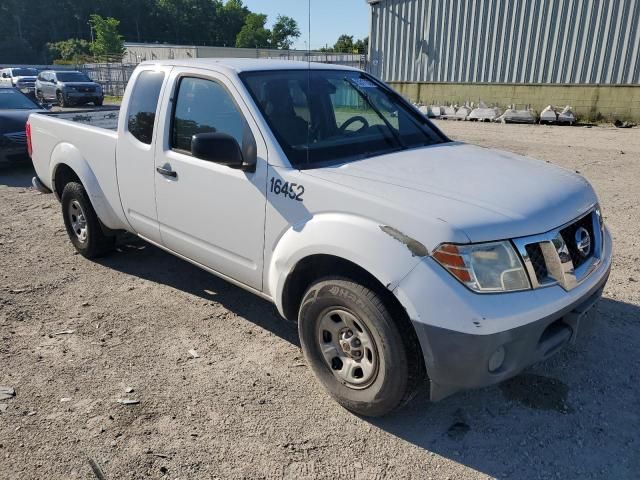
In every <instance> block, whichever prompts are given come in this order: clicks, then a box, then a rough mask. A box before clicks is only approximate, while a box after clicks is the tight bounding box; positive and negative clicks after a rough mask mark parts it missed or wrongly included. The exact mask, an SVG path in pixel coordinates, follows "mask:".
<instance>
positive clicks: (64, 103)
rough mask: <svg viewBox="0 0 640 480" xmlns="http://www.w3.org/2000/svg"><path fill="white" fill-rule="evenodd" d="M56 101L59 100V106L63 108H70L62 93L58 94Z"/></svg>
mask: <svg viewBox="0 0 640 480" xmlns="http://www.w3.org/2000/svg"><path fill="white" fill-rule="evenodd" d="M56 99H57V100H58V105H60V106H61V107H63V108H64V107H68V106H69V102H68V101H67V100H66V99H65V98H64V95H63V94H62V92H58V93H57V94H56Z"/></svg>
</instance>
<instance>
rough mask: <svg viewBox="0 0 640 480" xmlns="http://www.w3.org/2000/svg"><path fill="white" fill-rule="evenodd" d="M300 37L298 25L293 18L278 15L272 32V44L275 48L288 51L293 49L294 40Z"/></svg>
mask: <svg viewBox="0 0 640 480" xmlns="http://www.w3.org/2000/svg"><path fill="white" fill-rule="evenodd" d="M299 36H300V29H299V28H298V23H297V22H296V21H295V20H294V19H293V18H291V17H287V16H285V15H278V18H277V19H276V23H275V24H274V25H273V29H272V30H271V44H272V46H273V47H275V48H282V49H284V50H287V49H289V48H291V45H292V44H293V39H294V38H298V37H299Z"/></svg>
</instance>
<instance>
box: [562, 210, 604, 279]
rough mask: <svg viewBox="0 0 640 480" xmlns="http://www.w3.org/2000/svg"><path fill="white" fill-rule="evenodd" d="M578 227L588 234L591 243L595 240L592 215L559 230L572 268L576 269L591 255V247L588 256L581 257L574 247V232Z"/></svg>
mask: <svg viewBox="0 0 640 480" xmlns="http://www.w3.org/2000/svg"><path fill="white" fill-rule="evenodd" d="M580 227H582V228H584V229H585V230H586V231H587V232H589V237H590V238H591V239H592V240H591V241H592V242H593V239H594V238H595V236H594V234H593V213H590V214H589V215H587V216H585V217H582V218H581V219H580V220H578V221H577V222H575V223H573V224H571V225H569V226H568V227H565V228H563V229H562V230H560V235H562V238H563V239H564V242H565V243H566V244H567V248H568V249H569V255H571V261H572V262H573V267H574V268H578V267H579V266H581V265H582V264H584V263H585V262H586V261H587V260H588V259H589V258H590V257H591V256H592V255H593V245H592V248H591V252H589V255H587V256H583V255H582V254H581V253H580V252H579V251H578V248H577V246H576V232H577V231H578V229H579V228H580Z"/></svg>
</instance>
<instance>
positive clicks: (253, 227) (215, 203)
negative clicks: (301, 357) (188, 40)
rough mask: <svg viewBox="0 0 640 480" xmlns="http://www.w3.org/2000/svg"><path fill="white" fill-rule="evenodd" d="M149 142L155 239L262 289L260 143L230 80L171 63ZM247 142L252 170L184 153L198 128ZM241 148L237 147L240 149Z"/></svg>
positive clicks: (263, 158) (263, 157) (263, 168)
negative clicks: (154, 140)
mask: <svg viewBox="0 0 640 480" xmlns="http://www.w3.org/2000/svg"><path fill="white" fill-rule="evenodd" d="M170 84H171V85H172V92H171V98H172V101H171V102H164V105H163V108H164V109H165V110H164V111H163V112H162V114H161V115H162V118H163V120H164V128H163V135H162V142H158V144H157V146H156V170H157V171H156V175H155V184H156V205H157V210H158V221H159V225H160V234H161V237H162V243H163V245H164V246H165V247H166V248H168V249H170V250H172V251H174V252H176V253H178V254H180V255H183V256H185V257H187V258H189V259H190V260H192V261H195V262H197V263H199V264H201V265H204V266H205V267H208V268H210V269H212V270H214V271H216V272H218V273H220V274H222V275H224V276H226V277H229V278H231V279H233V280H236V281H238V282H240V283H243V284H245V285H248V286H250V287H253V288H256V289H259V290H260V289H262V267H263V253H264V219H265V206H266V197H265V193H266V192H265V190H266V175H267V150H266V145H265V143H264V140H263V138H262V136H261V133H260V130H259V129H258V127H257V125H256V124H255V122H254V121H253V118H252V116H251V114H250V112H249V110H248V109H247V107H246V105H245V103H244V100H243V98H242V97H241V96H240V95H239V93H238V91H237V90H236V88H235V86H234V84H233V83H232V82H231V81H229V80H228V79H227V78H226V77H224V76H223V75H221V74H218V73H215V72H212V71H208V70H199V69H181V68H179V67H176V68H175V69H174V70H173V72H172V74H171V80H170ZM206 132H219V133H225V134H228V135H231V136H232V137H233V138H235V139H236V141H237V142H238V144H239V145H240V147H241V148H243V146H246V145H247V144H246V143H245V142H254V145H255V147H256V151H257V164H256V169H255V171H254V172H246V171H242V170H237V169H232V168H230V167H228V166H225V165H222V164H218V163H213V162H211V161H206V160H201V159H198V158H196V157H194V156H193V155H191V138H192V137H193V135H195V134H198V133H206ZM243 149H244V148H243Z"/></svg>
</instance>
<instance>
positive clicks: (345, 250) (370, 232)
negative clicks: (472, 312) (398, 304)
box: [266, 213, 428, 314]
mask: <svg viewBox="0 0 640 480" xmlns="http://www.w3.org/2000/svg"><path fill="white" fill-rule="evenodd" d="M427 254H428V252H427V250H426V248H425V247H424V246H422V244H420V243H419V242H417V241H416V240H414V239H411V238H409V237H407V236H404V235H403V234H402V233H401V232H399V231H398V230H395V229H394V228H393V227H392V226H388V225H384V224H380V223H378V222H375V221H373V220H370V219H367V218H362V217H358V216H354V215H349V214H344V213H323V214H317V215H314V216H313V217H312V218H311V219H309V220H308V221H306V222H304V223H301V224H299V225H293V226H291V227H290V228H288V229H287V230H286V231H285V232H284V233H283V234H282V235H281V237H280V238H279V239H278V241H277V242H276V245H275V247H274V249H273V253H272V255H271V259H270V261H269V263H268V271H267V275H266V286H267V292H268V293H269V295H270V296H271V298H272V299H273V300H274V302H275V304H276V307H277V308H278V311H279V312H280V313H281V314H284V311H283V310H284V309H283V303H284V302H283V298H282V295H283V291H284V286H285V282H286V279H287V276H288V275H289V273H290V272H292V271H293V269H294V268H295V266H296V264H297V263H298V262H300V261H301V260H302V259H304V258H306V257H309V256H311V255H333V256H336V257H340V258H342V259H344V260H348V261H350V262H352V263H355V264H356V265H359V266H360V267H362V268H363V269H365V270H366V271H367V272H369V273H370V274H371V275H373V276H374V277H375V278H376V279H378V281H379V282H380V283H381V284H382V285H385V286H386V287H387V288H388V289H389V290H391V291H393V290H394V288H395V287H396V286H397V284H398V283H399V282H400V281H401V280H402V279H403V278H404V277H405V276H406V275H407V274H408V273H409V272H410V271H411V269H412V268H414V267H415V266H416V265H417V263H418V262H419V261H420V258H421V257H423V256H425V255H427Z"/></svg>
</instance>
